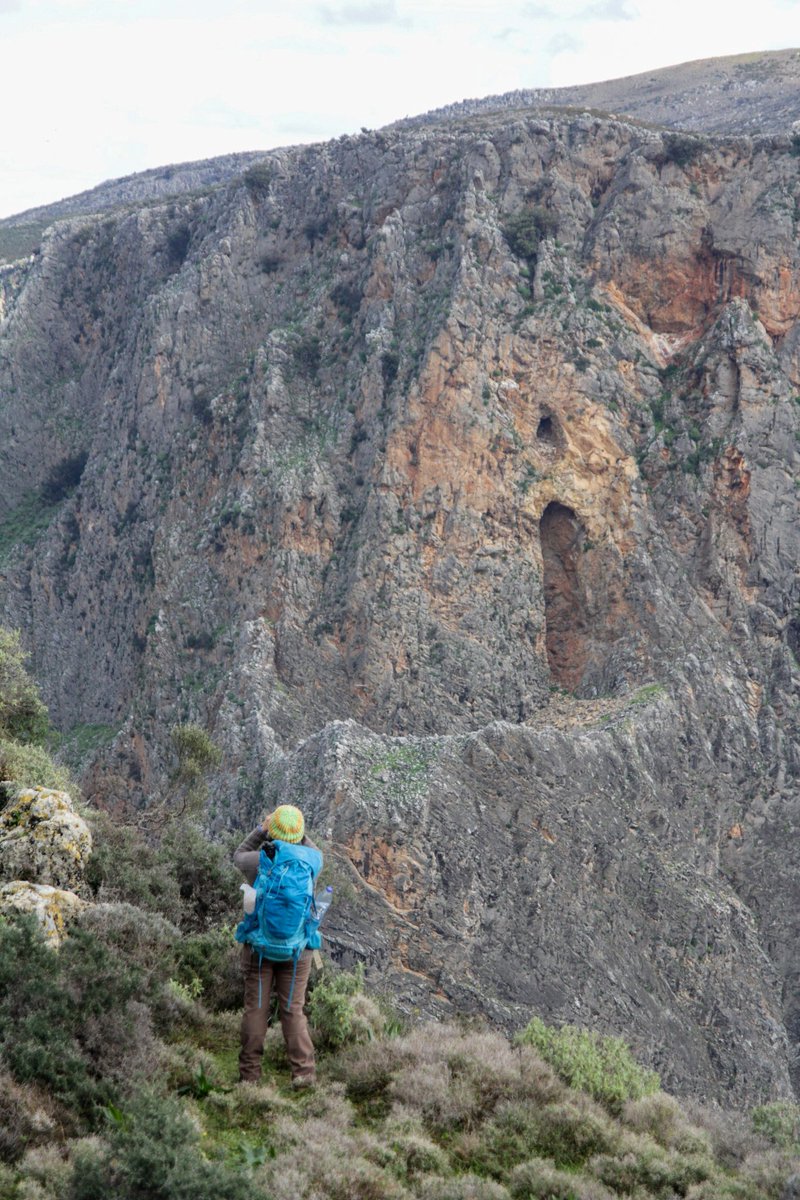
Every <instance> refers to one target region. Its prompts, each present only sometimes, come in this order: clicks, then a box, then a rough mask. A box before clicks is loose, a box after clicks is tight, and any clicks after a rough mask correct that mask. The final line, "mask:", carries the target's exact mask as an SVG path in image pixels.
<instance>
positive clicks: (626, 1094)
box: [518, 1017, 659, 1113]
mask: <svg viewBox="0 0 800 1200" xmlns="http://www.w3.org/2000/svg"><path fill="white" fill-rule="evenodd" d="M518 1041H519V1042H520V1043H521V1044H522V1045H528V1046H533V1047H534V1049H536V1050H537V1051H538V1053H539V1054H540V1055H541V1056H542V1058H543V1059H545V1061H546V1062H549V1063H550V1064H551V1066H552V1067H553V1068H554V1069H555V1070H556V1071H557V1072H558V1074H559V1075H560V1076H561V1078H562V1079H563V1080H564V1081H565V1082H566V1083H568V1084H569V1085H570V1087H575V1088H581V1089H582V1090H583V1091H585V1092H588V1093H589V1095H590V1096H594V1098H595V1099H596V1100H599V1101H600V1102H601V1103H602V1104H605V1105H606V1107H607V1108H608V1109H610V1110H611V1111H612V1112H614V1113H619V1112H621V1111H622V1106H623V1105H624V1103H625V1101H626V1100H638V1099H640V1098H641V1097H642V1096H648V1095H650V1094H651V1093H653V1092H656V1091H658V1087H659V1078H658V1076H657V1075H656V1073H655V1072H654V1071H648V1070H647V1069H646V1068H645V1067H642V1066H640V1065H639V1063H637V1062H636V1060H635V1059H634V1057H633V1055H632V1054H631V1052H630V1050H629V1049H628V1047H627V1046H626V1044H625V1043H624V1042H623V1041H622V1039H621V1038H615V1037H603V1036H602V1035H601V1034H599V1033H595V1032H594V1031H593V1030H590V1029H579V1028H577V1027H576V1026H574V1025H565V1026H563V1027H562V1028H561V1029H554V1028H552V1027H551V1026H549V1025H545V1023H544V1021H542V1020H541V1019H540V1018H539V1017H534V1018H533V1020H532V1021H531V1022H530V1024H529V1025H528V1026H527V1027H526V1028H525V1029H524V1030H523V1031H522V1033H521V1034H520V1035H519V1037H518Z"/></svg>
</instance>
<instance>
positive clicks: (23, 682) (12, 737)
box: [0, 626, 70, 802]
mask: <svg viewBox="0 0 800 1200" xmlns="http://www.w3.org/2000/svg"><path fill="white" fill-rule="evenodd" d="M25 658H26V655H25V652H24V651H23V650H22V648H21V646H20V637H19V633H18V632H17V631H16V630H11V629H4V628H3V627H2V626H0V779H6V780H13V781H15V782H17V783H24V784H31V785H36V784H41V785H43V786H45V787H54V788H62V789H63V788H67V787H68V786H69V782H70V780H69V773H68V772H67V771H66V770H65V769H64V768H63V767H59V766H58V765H57V764H56V763H54V762H53V760H52V758H51V757H50V755H49V753H48V752H47V750H46V749H45V742H46V740H47V738H48V736H49V733H50V722H49V718H48V714H47V708H46V707H45V705H44V704H43V702H42V700H41V698H40V696H39V689H38V688H37V687H36V684H35V683H34V682H33V680H32V679H31V677H30V675H29V674H28V672H27V670H26V668H25ZM1 801H2V797H0V802H1Z"/></svg>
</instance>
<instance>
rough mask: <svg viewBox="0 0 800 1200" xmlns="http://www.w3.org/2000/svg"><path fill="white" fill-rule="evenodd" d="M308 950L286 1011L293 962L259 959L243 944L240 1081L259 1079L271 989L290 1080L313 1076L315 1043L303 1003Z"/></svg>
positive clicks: (304, 955) (309, 966)
mask: <svg viewBox="0 0 800 1200" xmlns="http://www.w3.org/2000/svg"><path fill="white" fill-rule="evenodd" d="M311 957H312V956H311V951H310V950H304V951H303V953H302V954H301V955H300V959H299V961H298V963H297V974H296V976H295V980H294V991H293V992H292V1010H291V1012H288V1011H287V1007H288V1003H289V991H290V989H291V986H292V972H293V970H294V965H293V964H292V963H290V962H287V963H274V962H269V961H268V960H267V959H266V958H264V959H262V960H261V966H260V968H259V962H258V955H257V954H255V953H254V952H253V951H252V950H251V948H250V947H249V946H243V947H242V970H243V972H244V1012H243V1013H242V1049H241V1052H240V1054H239V1078H240V1079H241V1080H242V1081H243V1082H247V1083H255V1082H256V1081H257V1080H259V1079H260V1078H261V1056H262V1055H263V1053H264V1038H265V1037H266V1036H267V1025H268V1023H269V1014H270V997H271V995H272V989H273V987H274V988H275V991H276V992H277V993H278V1005H279V1011H280V1017H281V1029H282V1030H283V1040H284V1041H285V1042H286V1052H287V1054H288V1056H289V1066H290V1067H291V1071H292V1079H297V1078H298V1077H299V1076H301V1075H302V1076H307V1075H310V1076H311V1077H312V1078H313V1077H314V1069H315V1068H314V1043H313V1042H312V1041H311V1036H310V1034H309V1032H308V1022H307V1020H306V1014H305V1013H304V1012H303V1005H304V1004H305V1002H306V988H307V986H308V977H309V974H310V973H311ZM259 975H260V977H261V1006H260V1007H259V1003H258V998H259V986H258V984H259Z"/></svg>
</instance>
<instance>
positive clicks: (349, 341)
mask: <svg viewBox="0 0 800 1200" xmlns="http://www.w3.org/2000/svg"><path fill="white" fill-rule="evenodd" d="M799 166H800V159H799V158H798V157H797V155H796V147H795V146H794V144H793V142H792V141H791V140H790V139H788V138H773V139H749V138H737V139H728V140H716V141H714V142H713V143H709V142H701V141H699V140H698V141H695V140H693V139H691V138H689V137H688V136H685V135H675V134H661V133H656V132H651V131H648V130H645V129H642V128H640V127H634V126H631V125H627V124H625V123H615V122H612V121H610V120H605V119H599V118H592V117H588V116H583V117H579V118H570V117H564V118H560V119H544V118H542V117H541V116H540V115H537V114H536V113H522V114H520V113H513V114H511V115H505V116H504V115H503V114H494V115H485V116H481V117H479V118H473V119H471V120H470V121H465V122H463V123H458V122H445V123H442V124H441V125H438V126H432V127H423V128H412V129H408V130H403V131H400V130H395V131H384V132H382V133H378V134H374V135H368V136H363V137H359V138H342V139H340V140H339V141H338V142H333V143H330V144H328V145H325V146H321V147H313V148H307V149H302V150H298V151H292V152H276V153H274V154H272V155H270V156H268V157H267V158H266V159H265V160H264V164H263V166H260V167H258V168H251V169H250V170H249V171H248V172H247V174H246V176H245V178H244V179H241V180H239V181H236V182H234V183H232V184H230V185H229V186H227V187H226V188H224V189H219V190H216V191H214V192H213V193H210V194H208V195H206V196H194V197H191V198H189V199H184V200H181V199H175V200H172V201H170V202H169V203H167V204H165V205H164V206H162V207H158V206H150V207H148V208H146V209H143V210H141V211H133V212H128V213H124V214H116V215H110V216H100V217H95V218H91V217H89V218H87V217H82V218H76V219H75V220H74V221H71V222H63V223H61V224H59V225H57V226H54V227H53V228H52V230H51V231H50V232H49V233H48V234H47V235H46V237H45V239H44V242H43V244H42V249H41V253H40V254H39V255H38V256H37V257H36V258H35V259H34V260H33V261H32V262H31V263H29V264H26V265H22V266H18V267H15V268H8V269H7V270H6V271H5V273H4V274H3V275H2V276H0V285H1V286H2V309H1V310H0V311H2V316H3V322H2V329H1V331H0V397H1V398H0V462H2V470H3V480H4V487H3V490H2V495H0V564H1V565H0V611H1V612H2V619H3V621H4V622H5V623H8V624H14V625H18V626H20V627H21V628H22V629H23V630H24V631H25V636H26V638H27V641H28V644H29V645H30V647H31V649H32V651H33V656H34V665H35V668H36V672H37V675H38V677H39V679H40V680H41V682H42V685H43V690H44V695H45V698H46V700H47V702H48V704H49V705H50V709H51V713H52V715H53V717H54V719H55V721H56V723H57V724H58V726H59V727H60V728H61V729H63V730H64V733H65V738H66V742H65V752H67V753H72V754H73V755H74V756H75V757H77V758H79V757H81V755H83V756H84V763H85V765H86V766H87V774H86V789H87V792H88V794H89V795H90V796H93V797H94V798H95V799H96V801H97V802H98V803H105V804H116V805H119V804H123V805H124V804H128V805H137V804H141V803H145V802H146V800H147V796H148V795H149V794H152V792H153V790H154V788H155V787H156V785H157V783H158V781H159V779H160V778H161V777H162V776H163V773H164V771H165V769H166V766H167V754H168V749H167V746H168V731H169V728H170V726H171V725H172V724H173V723H174V722H176V721H180V720H186V719H192V720H196V721H199V722H201V723H202V724H204V725H205V726H206V727H208V728H209V730H210V731H211V732H212V733H213V735H214V737H215V738H216V740H217V741H218V742H219V744H220V745H221V746H222V747H223V749H224V752H225V761H224V766H223V770H222V771H221V772H220V774H219V777H218V778H217V779H216V781H215V785H214V788H213V794H214V802H213V808H212V811H211V812H210V814H209V821H210V823H211V824H212V826H216V827H217V828H219V827H221V826H223V825H247V824H248V823H249V822H252V821H254V820H255V817H256V815H257V814H258V813H260V812H261V811H263V808H264V807H265V806H267V805H269V804H270V803H271V802H272V800H273V798H274V797H277V796H280V797H281V798H283V799H291V800H295V801H299V802H301V803H302V805H303V807H304V808H305V809H306V811H307V813H308V815H309V817H310V818H311V821H312V824H313V826H314V828H315V829H316V830H317V831H318V832H319V833H320V835H321V836H323V838H324V839H325V840H326V841H327V845H328V850H329V853H330V854H331V856H332V858H333V859H334V861H335V862H336V864H337V873H338V886H339V895H340V903H339V904H338V905H337V910H336V913H335V915H334V912H333V910H332V913H331V932H332V936H333V939H334V945H335V947H336V949H337V951H338V953H339V954H340V955H341V956H342V957H344V958H347V957H348V956H349V955H356V956H358V957H360V958H363V959H365V960H366V962H367V963H368V966H369V968H370V969H371V970H373V971H374V972H375V974H376V976H377V975H378V974H380V977H381V978H382V979H384V980H385V981H386V982H387V985H389V986H391V988H392V990H393V991H394V992H395V993H396V994H398V995H399V996H400V997H401V999H402V1000H403V1001H404V1003H406V1004H407V1005H408V1006H422V1007H425V1008H431V1007H433V1008H437V1009H439V1010H441V1011H450V1009H451V1008H452V1007H453V1006H457V1007H458V1008H460V1009H463V1008H464V1007H475V1008H477V1009H481V1010H483V1011H486V1012H488V1013H490V1014H491V1015H492V1016H493V1017H494V1018H496V1019H498V1020H500V1021H502V1022H504V1023H506V1024H508V1025H513V1024H515V1023H519V1022H520V1021H521V1020H522V1019H524V1018H525V1017H527V1016H528V1015H529V1014H530V1012H531V1010H536V1011H539V1012H541V1013H542V1014H543V1015H546V1016H547V1017H548V1018H551V1019H552V1018H557V1019H562V1020H571V1021H577V1022H579V1023H592V1024H594V1025H596V1026H598V1027H600V1028H603V1029H605V1030H613V1031H616V1032H624V1033H625V1034H626V1035H627V1036H628V1037H630V1038H631V1039H632V1040H633V1042H634V1044H635V1045H636V1047H637V1049H638V1050H639V1052H640V1054H641V1055H642V1056H643V1057H644V1058H646V1059H648V1060H649V1061H651V1062H652V1063H654V1064H655V1065H656V1066H658V1067H659V1069H661V1070H662V1071H663V1072H664V1075H665V1082H666V1083H667V1084H668V1085H669V1086H672V1087H673V1088H677V1089H680V1090H693V1091H696V1092H702V1093H705V1094H707V1095H715V1096H719V1097H722V1096H724V1097H725V1098H726V1099H727V1100H728V1101H730V1100H731V1099H733V1100H736V1101H740V1102H745V1101H752V1100H754V1099H761V1098H769V1097H774V1096H781V1095H789V1094H790V1093H791V1089H792V1083H793V1082H794V1085H795V1086H797V1084H798V1082H800V1077H799V1076H798V1074H797V1047H798V1040H800V993H799V992H798V974H797V967H796V945H797V938H798V932H800V931H799V930H798V917H797V913H798V911H800V904H799V903H798V901H799V900H800V896H799V895H798V892H799V891H800V887H799V886H798V876H797V872H796V869H795V867H794V852H793V837H794V836H795V835H796V833H797V831H798V827H799V826H800V804H799V803H798V789H797V772H798V763H799V762H800V758H799V757H798V751H799V749H800V746H799V745H798V729H797V714H798V708H797V685H798V678H799V676H798V664H797V659H796V657H795V656H796V654H797V652H798V644H799V643H800V616H798V613H799V612H800V610H799V609H798V590H799V588H798V580H797V574H796V563H797V559H798V550H799V549H800V547H798V539H799V538H800V529H798V524H797V520H796V512H797V499H796V477H797V476H798V466H799V465H800V447H798V435H799V431H800V405H799V404H798V397H799V396H800V327H799V326H798V324H797V315H798V312H799V311H800V252H799V251H798V242H797V223H798V218H799V217H800V179H799V178H798V167H799ZM101 746H103V747H104V748H103V749H99V747H101Z"/></svg>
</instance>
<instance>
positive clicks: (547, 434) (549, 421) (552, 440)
mask: <svg viewBox="0 0 800 1200" xmlns="http://www.w3.org/2000/svg"><path fill="white" fill-rule="evenodd" d="M536 441H537V442H538V443H539V445H540V446H545V447H547V446H551V447H553V448H558V447H561V446H562V445H563V442H564V435H563V433H562V432H561V426H560V425H559V423H558V421H557V420H556V418H555V417H554V416H553V414H552V413H549V412H543V413H542V415H541V417H540V418H539V424H538V425H537V427H536Z"/></svg>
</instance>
